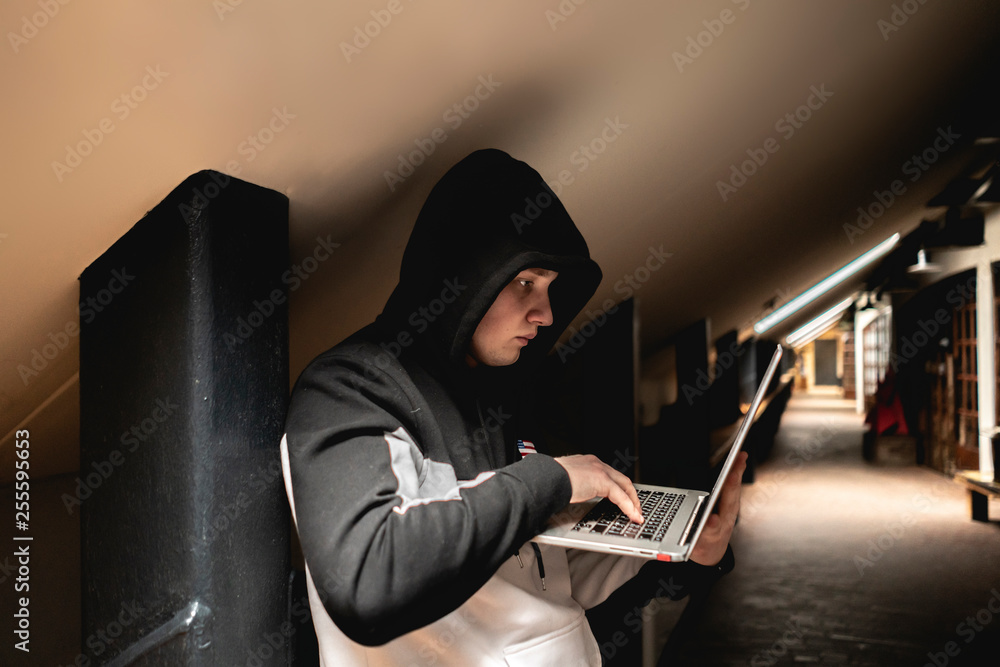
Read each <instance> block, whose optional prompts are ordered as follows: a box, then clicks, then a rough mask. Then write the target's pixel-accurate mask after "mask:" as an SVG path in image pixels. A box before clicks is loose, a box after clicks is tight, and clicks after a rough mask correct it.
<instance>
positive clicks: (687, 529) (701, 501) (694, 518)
mask: <svg viewBox="0 0 1000 667" xmlns="http://www.w3.org/2000/svg"><path fill="white" fill-rule="evenodd" d="M707 497H708V496H698V509H696V510H695V511H694V512H692V513H691V518H690V519H688V522H687V525H686V526H684V532H683V533H681V545H682V546H686V545H687V542H688V536H689V535H690V534H691V528H693V527H694V525H695V524H696V523H697V522H698V521H699V520H700V518H701V512H702V510H703V509H704V508H705V498H707Z"/></svg>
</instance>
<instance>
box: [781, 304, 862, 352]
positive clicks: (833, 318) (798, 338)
mask: <svg viewBox="0 0 1000 667" xmlns="http://www.w3.org/2000/svg"><path fill="white" fill-rule="evenodd" d="M853 302H854V297H848V298H846V299H844V300H843V301H841V302H840V303H838V304H837V305H836V306H834V307H833V308H831V309H830V310H828V311H826V312H825V313H823V314H822V315H820V316H818V317H817V318H816V319H814V320H812V321H811V322H809V323H808V324H804V325H802V326H801V327H799V328H798V329H796V330H795V331H793V332H792V333H790V334H788V337H787V338H785V342H786V343H788V344H789V345H791V346H792V347H801V346H802V345H805V344H806V343H808V342H809V341H811V340H813V339H815V338H818V337H819V336H821V335H822V334H823V332H824V331H826V330H827V329H829V328H830V327H832V326H833V325H834V324H836V322H837V320H838V319H840V316H841V314H843V312H844V311H845V310H847V308H848V307H849V306H850V305H851V303H853ZM810 336H811V337H810Z"/></svg>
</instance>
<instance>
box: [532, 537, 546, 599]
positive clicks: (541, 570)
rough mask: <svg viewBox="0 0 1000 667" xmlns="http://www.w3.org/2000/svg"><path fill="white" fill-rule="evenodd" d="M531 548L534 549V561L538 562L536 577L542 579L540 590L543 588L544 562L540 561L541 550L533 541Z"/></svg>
mask: <svg viewBox="0 0 1000 667" xmlns="http://www.w3.org/2000/svg"><path fill="white" fill-rule="evenodd" d="M531 548H532V549H534V550H535V562H537V563H538V578H539V579H541V580H542V590H543V591H544V590H545V563H544V562H543V561H542V550H541V549H539V548H538V545H537V544H535V543H534V542H532V543H531Z"/></svg>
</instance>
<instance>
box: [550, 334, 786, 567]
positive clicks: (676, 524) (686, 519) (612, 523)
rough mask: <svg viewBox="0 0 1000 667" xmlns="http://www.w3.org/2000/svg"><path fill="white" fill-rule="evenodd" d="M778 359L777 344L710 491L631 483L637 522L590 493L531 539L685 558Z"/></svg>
mask: <svg viewBox="0 0 1000 667" xmlns="http://www.w3.org/2000/svg"><path fill="white" fill-rule="evenodd" d="M780 359H781V346H780V345H779V346H778V348H777V349H776V350H775V352H774V356H773V357H771V363H770V365H768V367H767V372H766V373H764V379H763V380H762V381H761V383H760V386H758V387H757V393H756V394H755V395H754V397H753V403H751V404H750V409H749V410H747V413H746V415H745V416H744V417H743V422H742V423H741V424H740V428H739V431H737V433H736V437H735V438H734V439H733V443H732V445H731V446H730V449H729V455H728V456H726V460H725V462H724V463H723V464H722V470H721V472H720V473H719V478H718V479H717V480H716V481H715V486H714V487H713V488H712V491H711V493H707V492H705V491H700V490H697V489H675V488H672V487H666V486H652V485H649V484H636V485H635V488H636V491H637V492H638V493H639V501H640V503H641V505H642V516H643V518H644V521H643V523H641V524H638V523H632V522H631V521H629V519H628V517H627V516H625V514H624V513H623V512H622V511H621V510H620V509H618V506H617V505H615V504H614V503H612V502H611V501H610V500H607V499H606V498H605V499H601V498H594V499H592V500H588V501H586V502H582V503H573V504H571V505H569V506H568V507H567V508H566V509H565V510H563V511H562V512H559V513H558V514H556V515H555V516H553V517H552V519H551V520H550V521H549V528H548V529H546V530H545V531H544V532H542V533H541V534H539V535H538V536H536V537H535V538H534V540H533V541H535V542H538V543H540V544H554V545H557V546H562V547H571V548H574V549H585V550H587V551H600V552H604V553H619V554H628V555H632V556H639V557H642V558H650V559H653V558H655V559H656V560H662V561H684V560H687V559H688V558H689V557H690V555H691V550H692V549H693V548H694V545H695V544H696V543H697V541H698V536H699V535H701V531H702V529H703V528H704V527H705V524H706V523H707V522H708V517H709V515H710V514H711V513H712V508H713V507H715V503H716V501H717V500H718V497H719V494H720V493H721V492H722V487H723V484H724V483H725V481H726V477H727V476H728V475H729V471H730V469H731V468H732V467H733V463H734V462H735V461H736V456H737V454H739V451H740V448H741V447H742V446H743V441H744V440H746V437H747V433H748V432H749V431H750V427H751V426H752V425H753V421H754V415H755V414H756V413H757V410H758V409H759V408H760V404H761V402H762V401H763V400H764V395H765V394H766V393H767V387H768V385H770V384H771V378H772V377H774V373H775V371H776V370H777V368H778V361H779V360H780Z"/></svg>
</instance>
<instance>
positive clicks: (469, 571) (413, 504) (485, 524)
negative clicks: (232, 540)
mask: <svg viewBox="0 0 1000 667" xmlns="http://www.w3.org/2000/svg"><path fill="white" fill-rule="evenodd" d="M424 407H426V406H424ZM421 409H422V406H420V405H418V404H416V403H414V401H413V400H411V399H410V398H409V397H408V395H407V393H406V392H405V391H403V389H402V388H401V387H400V386H399V384H398V383H397V382H396V381H395V380H394V379H393V378H392V377H390V376H389V375H388V374H387V373H385V372H383V371H381V370H379V369H377V368H375V367H373V366H370V365H366V364H364V363H361V362H359V361H357V360H356V359H352V358H347V357H333V356H329V355H328V356H325V357H321V360H320V361H319V362H317V363H314V364H312V365H311V366H310V367H309V368H308V369H307V370H306V371H305V372H304V373H303V374H302V376H301V377H300V379H299V382H298V383H297V385H296V388H295V391H294V392H293V395H292V399H291V404H290V407H289V413H288V419H287V422H286V436H285V437H286V443H287V449H288V456H289V461H288V467H289V469H290V479H291V489H292V490H291V495H292V501H293V506H294V507H295V518H296V525H297V529H298V532H299V537H300V541H301V543H302V550H303V554H304V556H305V560H306V563H307V565H308V566H309V569H310V573H311V576H312V578H313V580H314V582H315V584H316V586H317V589H318V593H319V596H320V598H321V599H322V601H323V604H324V607H325V609H326V611H327V613H329V615H330V617H331V618H332V619H333V620H334V622H335V623H336V624H337V626H338V627H339V628H340V629H341V630H342V631H343V632H344V633H345V634H346V635H347V636H348V637H350V638H351V639H352V640H354V641H356V642H358V643H361V644H365V645H378V644H382V643H385V642H387V641H389V640H391V639H393V638H395V637H397V636H399V635H402V634H404V633H406V632H409V631H411V630H414V629H416V628H418V627H422V626H424V625H426V624H428V623H431V622H433V621H435V620H437V619H439V618H441V617H442V616H444V615H445V614H447V613H449V612H451V611H453V610H454V609H456V608H457V607H458V606H459V605H461V604H462V603H463V602H464V601H465V600H467V599H468V598H469V597H471V596H472V594H473V593H475V592H476V591H477V590H478V589H479V588H480V587H481V586H482V585H483V584H484V583H485V582H486V581H487V580H488V579H489V578H490V577H491V576H492V575H493V573H494V572H495V571H496V570H497V568H499V566H500V565H501V564H502V563H503V561H504V560H506V559H507V558H509V557H510V556H511V554H513V553H514V552H515V550H516V548H517V547H518V546H520V545H521V544H523V543H524V542H525V541H526V540H528V539H530V538H531V537H532V536H533V535H535V534H537V533H538V532H539V531H540V530H541V529H542V527H543V526H544V524H545V522H546V520H547V519H548V518H549V516H551V515H552V514H553V513H554V512H556V511H558V509H560V508H561V507H563V506H565V505H566V503H567V502H568V501H569V498H570V494H571V488H570V483H569V478H568V476H567V475H566V473H565V471H564V470H563V469H562V467H561V466H560V465H559V464H558V463H556V462H555V461H554V460H553V459H552V458H550V457H547V456H534V457H529V458H528V459H525V460H523V461H519V462H517V463H514V464H512V465H509V466H506V467H504V468H500V469H497V470H494V471H490V472H486V473H483V474H481V475H479V476H478V477H476V478H475V479H473V480H465V481H459V480H457V479H456V478H455V474H454V470H453V469H452V468H451V466H449V465H447V464H445V463H441V462H436V461H431V460H429V459H426V458H425V457H424V456H423V455H422V453H421V451H422V450H421V448H420V447H419V446H418V443H417V442H416V441H415V440H414V438H415V437H417V434H418V433H419V427H418V421H417V420H418V418H419V417H420V415H419V412H420V410H421ZM423 427H424V428H427V425H426V423H424V426H423Z"/></svg>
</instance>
